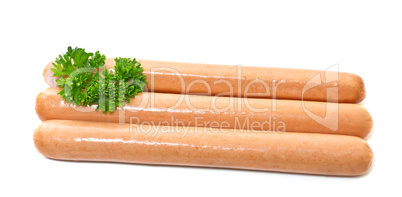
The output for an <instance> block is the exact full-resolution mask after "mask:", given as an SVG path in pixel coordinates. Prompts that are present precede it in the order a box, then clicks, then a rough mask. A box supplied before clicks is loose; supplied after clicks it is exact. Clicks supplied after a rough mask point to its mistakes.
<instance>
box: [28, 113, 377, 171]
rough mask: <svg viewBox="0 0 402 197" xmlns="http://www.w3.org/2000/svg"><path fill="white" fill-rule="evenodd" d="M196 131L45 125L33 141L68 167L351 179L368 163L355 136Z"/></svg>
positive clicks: (73, 123) (363, 144)
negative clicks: (177, 168) (132, 166)
mask: <svg viewBox="0 0 402 197" xmlns="http://www.w3.org/2000/svg"><path fill="white" fill-rule="evenodd" d="M162 129H163V130H164V132H159V133H157V134H156V135H153V132H156V131H157V130H162ZM196 129H197V128H194V127H189V128H187V131H185V128H184V127H169V126H166V128H162V127H150V126H138V127H136V126H135V125H129V124H118V123H101V122H86V121H68V120H50V121H44V122H43V123H42V124H41V125H40V126H39V127H38V128H37V129H36V131H35V132H34V137H33V139H34V144H35V146H36V148H37V149H38V151H39V152H40V153H41V154H43V155H44V156H45V157H48V158H52V159H59V160H73V161H106V162H124V163H140V164H162V165H183V166H201V167H219V168H234V169H248V170H262V171H278V172H293V173H307V174H321V175H340V176H355V175H360V174H363V173H365V172H366V171H367V170H368V169H369V168H370V165H371V162H372V159H373V153H372V151H371V149H370V148H369V146H368V144H367V143H366V142H365V141H364V140H363V139H361V138H358V137H354V136H342V135H325V134H305V133H264V134H257V133H253V132H250V131H237V132H234V131H233V130H216V131H212V130H211V131H196ZM198 129H200V128H198ZM183 134H184V135H183Z"/></svg>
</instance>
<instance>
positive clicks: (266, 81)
mask: <svg viewBox="0 0 402 197" xmlns="http://www.w3.org/2000/svg"><path fill="white" fill-rule="evenodd" d="M138 61H139V62H140V63H141V65H142V67H143V68H144V72H143V73H144V74H145V75H146V76H147V81H148V87H147V89H148V90H149V91H153V92H160V93H190V94H203V95H209V96H214V95H219V96H234V97H248V98H277V99H290V100H302V99H303V100H311V101H329V102H341V103H359V102H361V101H362V100H363V99H364V98H365V96H366V93H365V88H364V83H363V80H362V78H361V77H359V76H358V75H355V74H351V73H344V72H339V73H338V72H332V71H319V70H305V69H288V68H267V67H250V66H241V67H240V66H236V65H215V64H196V63H182V62H166V61H153V60H138ZM52 63H53V61H52V62H50V63H49V64H48V65H47V66H46V68H45V69H44V71H43V77H44V78H45V81H46V83H47V84H49V85H50V87H57V85H56V82H55V79H56V78H54V77H53V72H52V71H51V68H52V67H53V65H52ZM114 65H115V61H114V59H113V58H107V59H106V64H105V67H106V68H107V69H113V68H114Z"/></svg>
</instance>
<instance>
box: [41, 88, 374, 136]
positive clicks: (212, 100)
mask: <svg viewBox="0 0 402 197" xmlns="http://www.w3.org/2000/svg"><path fill="white" fill-rule="evenodd" d="M59 91H60V89H58V88H49V89H47V90H44V91H43V92H41V93H39V95H38V96H37V97H36V105H35V108H36V112H37V114H38V116H39V118H40V119H41V120H42V121H44V120H54V119H62V120H87V121H100V122H120V123H123V122H125V123H137V124H149V125H170V126H196V127H213V128H222V129H235V130H236V129H240V130H253V131H256V132H258V131H260V132H264V131H279V132H305V133H326V134H340V135H351V136H357V137H361V138H364V137H366V136H367V135H368V134H369V132H370V130H371V128H372V126H373V121H372V118H371V116H370V114H369V113H368V111H367V110H366V109H365V108H364V107H362V106H361V105H359V104H346V103H326V102H313V101H296V100H277V99H272V100H271V99H251V98H233V97H212V96H200V95H183V94H166V93H149V92H144V93H140V94H138V95H136V97H135V98H133V99H131V100H130V102H129V103H128V104H126V105H124V106H123V107H122V108H118V109H117V110H116V111H115V112H113V113H109V112H108V113H102V112H101V111H95V108H96V105H93V106H88V107H77V106H73V105H71V104H67V103H65V101H63V100H62V97H61V96H60V95H57V92H59Z"/></svg>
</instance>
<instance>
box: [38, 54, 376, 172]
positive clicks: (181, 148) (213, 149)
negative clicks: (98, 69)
mask: <svg viewBox="0 0 402 197" xmlns="http://www.w3.org/2000/svg"><path fill="white" fill-rule="evenodd" d="M139 61H140V62H141V64H142V66H143V68H144V72H143V73H144V74H145V75H146V76H147V81H148V87H147V89H148V92H144V93H140V94H138V95H136V97H135V98H133V99H131V100H130V102H129V103H127V104H126V105H125V106H124V107H122V108H118V109H117V110H116V111H115V112H113V113H102V112H100V111H95V108H96V106H87V107H79V106H73V105H71V104H68V103H66V102H64V101H63V100H62V98H61V96H60V95H57V92H58V91H60V89H59V88H57V87H55V78H53V77H52V75H53V73H52V71H51V68H52V64H51V63H52V62H51V63H49V64H48V65H47V66H46V68H45V70H44V78H45V81H46V82H47V83H48V84H49V85H50V86H51V88H49V89H47V90H44V91H43V92H41V93H40V94H39V95H38V96H37V98H36V112H37V114H38V116H39V118H40V119H41V120H42V121H43V123H42V124H41V125H40V126H39V127H38V128H37V129H36V130H35V133H34V142H35V146H36V147H37V149H38V150H39V152H41V153H42V154H43V155H44V156H45V157H48V158H53V159H61V160H78V161H109V162H126V163H143V164H164V165H186V166H202V167H219V168H236V169H250V170H262V171H280V172H294V173H308V174H322V175H340V176H354V175H360V174H363V173H365V172H366V171H367V170H368V169H369V167H370V165H371V162H372V159H373V153H372V151H371V149H370V148H369V146H368V144H367V143H366V142H365V141H364V140H363V139H362V138H364V137H366V136H367V135H368V134H369V132H370V130H371V128H372V124H373V123H372V118H371V116H370V114H369V113H368V112H367V110H366V109H365V108H363V107H362V106H360V105H358V104H355V103H358V102H360V101H362V100H363V99H364V97H365V90H364V84H363V81H362V79H361V78H360V77H359V76H357V75H353V74H349V73H338V72H329V71H314V70H301V69H283V68H263V67H240V66H226V65H206V64H192V63H176V62H161V61H150V60H139ZM105 66H106V68H107V69H113V67H114V60H113V59H109V58H107V60H106V65H105Z"/></svg>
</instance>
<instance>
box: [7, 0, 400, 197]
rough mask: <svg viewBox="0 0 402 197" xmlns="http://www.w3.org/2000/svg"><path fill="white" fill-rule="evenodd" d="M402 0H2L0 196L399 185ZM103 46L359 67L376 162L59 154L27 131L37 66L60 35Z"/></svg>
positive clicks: (223, 60)
mask: <svg viewBox="0 0 402 197" xmlns="http://www.w3.org/2000/svg"><path fill="white" fill-rule="evenodd" d="M401 10H402V5H401V3H400V1H399V2H398V1H384V0H382V1H352V0H348V1H341V0H337V1H332V2H329V1H277V2H276V3H275V2H256V1H247V2H244V3H241V2H235V1H227V2H220V1H219V2H218V1H201V2H199V3H190V2H187V1H182V2H176V1H174V2H170V1H165V2H156V1H155V2H154V1H146V3H139V2H131V1H130V2H120V1H109V2H101V1H92V2H87V1H73V0H70V1H66V2H56V1H38V0H37V1H12V2H11V1H9V2H7V1H1V3H0V50H1V51H0V57H1V60H0V64H1V65H0V66H1V77H0V80H1V83H0V84H1V97H0V99H1V102H0V104H1V107H0V109H1V112H2V113H1V131H2V135H1V137H0V139H1V142H0V146H1V148H0V151H1V164H0V165H1V169H0V170H1V174H0V179H1V183H2V184H1V189H0V195H1V196H6V195H5V194H7V196H17V195H21V194H26V195H33V196H55V195H57V196H76V195H77V196H84V195H91V196H110V195H114V194H119V195H125V196H134V195H137V196H138V195H144V194H153V195H156V194H158V195H169V196H170V195H171V196H173V195H175V196H176V195H179V196H187V195H196V196H198V195H200V196H201V195H202V196H207V195H208V196H209V195H214V196H215V195H220V196H223V195H224V196H229V195H234V196H241V195H249V194H252V195H257V196H268V195H269V196H278V195H289V196H296V195H297V196H299V195H302V196H304V195H309V196H341V195H342V196H343V195H347V196H352V195H355V196H356V195H362V196H363V195H370V194H371V195H373V194H378V195H381V194H386V193H389V194H391V193H394V195H393V196H397V194H396V193H399V195H400V194H401V190H400V189H399V188H398V186H400V184H401V183H400V180H401V175H402V174H401V170H400V169H401V153H400V151H401V143H400V139H401V137H402V136H401V135H402V132H401V127H400V125H399V122H400V121H401V120H400V118H401V110H402V108H401V104H400V103H401V100H400V99H401V93H400V90H401V87H400V85H399V84H400V81H399V79H401V74H400V70H401V69H400V68H401V66H402V26H401V20H402V11H401ZM69 45H71V46H73V47H75V46H78V47H84V48H86V49H87V51H96V50H100V51H101V53H104V54H107V55H108V56H109V57H116V56H122V57H136V58H139V59H152V60H167V61H182V62H199V63H217V64H242V65H251V66H270V67H293V68H308V69H319V70H323V69H325V68H328V67H329V66H332V65H334V64H339V69H340V71H345V72H352V73H355V74H358V75H360V76H362V78H363V79H364V81H365V83H366V87H367V98H366V100H365V101H364V102H363V104H364V105H365V107H367V108H368V110H369V112H370V113H371V114H372V116H373V119H374V125H375V126H374V129H373V132H372V134H371V135H370V136H369V137H368V138H367V141H368V143H369V144H370V146H371V147H372V149H373V151H374V154H375V162H374V165H373V167H372V169H371V170H370V172H369V173H367V174H366V175H364V176H360V177H354V178H345V177H329V176H312V175H298V174H286V173H275V172H254V171H242V170H222V169H208V168H191V167H165V166H146V165H128V164H110V163H86V162H80V163H77V162H60V161H54V160H49V159H45V158H44V157H42V155H40V154H39V153H38V152H37V151H36V149H35V147H34V145H33V142H32V133H33V131H34V129H35V128H36V127H37V126H38V125H39V124H40V120H39V119H38V118H37V116H36V114H35V110H34V104H35V96H36V94H38V93H39V92H40V91H42V90H44V89H45V88H47V86H46V84H45V83H44V81H43V78H42V71H43V68H44V66H45V65H46V64H47V63H48V62H49V61H50V60H52V59H54V58H55V57H56V56H57V55H58V54H60V53H64V52H65V51H66V48H67V46H69Z"/></svg>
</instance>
